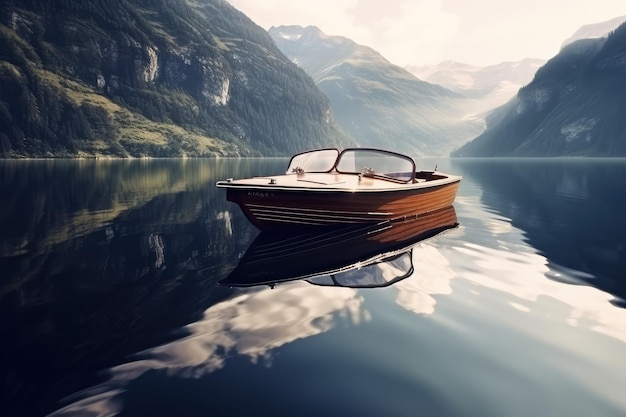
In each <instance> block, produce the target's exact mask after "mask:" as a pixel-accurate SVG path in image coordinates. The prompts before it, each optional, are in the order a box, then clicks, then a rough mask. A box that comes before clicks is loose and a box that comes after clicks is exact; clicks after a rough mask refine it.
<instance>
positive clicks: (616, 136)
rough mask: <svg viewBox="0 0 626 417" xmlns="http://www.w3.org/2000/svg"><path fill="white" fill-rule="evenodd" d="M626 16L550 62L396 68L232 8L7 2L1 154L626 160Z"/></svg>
mask: <svg viewBox="0 0 626 417" xmlns="http://www.w3.org/2000/svg"><path fill="white" fill-rule="evenodd" d="M625 20H626V17H620V18H616V19H612V20H611V21H608V22H602V23H599V24H592V25H587V26H584V27H582V28H581V29H580V30H579V31H577V32H576V33H575V34H574V35H573V36H572V37H571V38H569V39H566V40H565V41H564V43H563V45H564V48H563V49H562V51H561V52H560V53H559V54H558V55H557V56H556V57H554V58H553V59H551V60H550V61H548V62H547V63H545V65H543V64H544V63H543V62H542V61H540V60H534V59H531V58H529V59H526V60H522V61H520V62H515V63H511V62H504V63H501V64H498V65H493V66H489V67H485V68H477V67H472V66H469V65H465V64H461V63H455V62H444V63H441V64H439V65H437V66H428V67H408V68H400V67H397V66H395V65H392V64H391V63H390V62H388V61H387V60H386V59H385V58H384V57H383V56H381V55H380V54H379V53H378V52H376V51H374V50H373V49H371V48H369V47H367V46H363V45H358V44H356V43H355V42H353V41H351V40H350V39H347V38H341V37H336V36H326V35H325V34H323V33H322V32H321V31H319V30H318V29H316V28H314V27H307V28H302V27H299V26H281V27H277V28H272V29H270V31H269V33H268V32H266V31H265V30H263V29H262V28H260V27H259V26H257V25H256V24H254V23H253V22H252V21H251V20H250V19H248V18H247V17H246V16H245V15H243V14H242V13H240V12H239V11H237V10H236V9H234V8H232V7H231V6H230V5H229V4H228V3H227V2H225V1H222V0H195V1H187V0H154V1H146V0H119V1H117V2H103V1H99V0H84V1H81V2H67V1H62V2H50V1H45V0H7V1H5V2H3V4H2V5H0V91H2V94H1V95H0V157H12V158H17V157H81V156H82V157H101V156H115V157H129V156H132V157H137V156H220V155H259V156H261V155H263V156H275V155H289V154H292V153H294V152H297V151H300V150H304V149H309V148H312V147H325V146H338V147H344V146H351V145H355V144H358V145H360V146H376V147H378V146H380V147H386V148H391V149H397V150H401V151H405V152H407V153H411V154H413V155H414V156H438V155H448V154H449V153H450V152H451V151H452V150H454V149H457V151H456V152H455V153H454V154H455V155H464V156H477V155H503V156H509V155H622V154H625V155H626V151H624V150H623V148H624V147H623V145H622V144H623V142H624V137H625V136H626V128H625V126H624V122H622V121H621V120H622V118H623V117H622V114H624V109H626V106H625V103H624V101H625V100H624V97H623V96H624V94H626V88H624V78H626V76H625V73H626V71H625V70H624V68H625V67H626V63H625V62H624V60H625V58H624V56H626V55H625V54H626V53H625V52H624V47H623V45H625V44H626V39H624V35H623V32H624V29H623V26H620V28H619V29H615V28H616V27H617V25H619V23H620V22H623V21H625ZM611 31H614V33H613V34H612V35H611V36H610V37H609V38H608V39H607V38H604V36H606V34H607V33H608V32H611ZM589 38H593V39H589ZM292 61H293V62H292ZM296 64H297V65H296ZM542 65H543V66H542ZM535 72H536V75H535ZM520 88H521V89H520ZM500 105H501V107H497V108H496V110H494V111H493V112H491V111H492V109H494V108H495V107H496V106H500ZM490 112H491V113H490ZM485 120H487V122H488V126H487V130H485V127H486V126H485ZM475 138H476V139H475ZM474 139H475V140H474ZM564 144H566V146H565V145H564Z"/></svg>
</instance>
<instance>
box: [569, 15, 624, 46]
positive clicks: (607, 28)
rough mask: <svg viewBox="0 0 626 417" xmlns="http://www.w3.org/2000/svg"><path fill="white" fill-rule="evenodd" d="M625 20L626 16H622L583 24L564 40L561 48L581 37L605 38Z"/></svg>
mask: <svg viewBox="0 0 626 417" xmlns="http://www.w3.org/2000/svg"><path fill="white" fill-rule="evenodd" d="M624 22H626V16H620V17H616V18H614V19H610V20H607V21H605V22H600V23H592V24H590V25H585V26H582V27H581V28H580V29H578V30H577V31H576V32H574V34H573V35H572V36H570V37H569V38H567V39H566V40H565V41H563V43H562V44H561V49H563V48H565V47H566V46H567V45H569V44H570V43H574V42H575V41H578V40H581V39H592V38H603V37H605V36H607V35H608V34H609V33H611V31H613V30H615V28H617V27H618V26H619V25H621V24H622V23H624Z"/></svg>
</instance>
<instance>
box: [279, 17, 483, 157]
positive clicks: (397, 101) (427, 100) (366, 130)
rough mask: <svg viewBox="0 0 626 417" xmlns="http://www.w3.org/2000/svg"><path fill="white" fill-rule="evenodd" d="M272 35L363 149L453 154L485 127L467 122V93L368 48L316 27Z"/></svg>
mask: <svg viewBox="0 0 626 417" xmlns="http://www.w3.org/2000/svg"><path fill="white" fill-rule="evenodd" d="M269 33H270V35H271V37H272V39H273V40H274V42H276V45H278V47H279V48H280V49H281V51H282V52H283V53H285V55H287V57H289V58H290V59H291V60H292V61H293V62H294V63H296V64H298V65H299V66H300V67H301V68H303V69H304V70H305V71H306V72H307V73H308V74H309V75H310V76H311V77H312V78H313V80H314V81H315V84H316V85H317V86H318V87H319V88H320V90H322V92H324V94H326V95H327V96H328V98H329V99H330V102H331V106H332V109H333V113H334V115H335V120H336V121H337V123H338V124H339V125H340V126H341V127H342V128H343V130H345V131H346V132H347V133H349V134H350V135H351V136H352V137H353V138H355V140H356V141H357V143H358V144H359V145H361V146H382V147H387V148H390V149H397V150H402V151H404V152H408V153H412V154H414V155H415V156H438V155H447V154H449V152H450V151H451V150H452V149H454V148H456V147H458V146H459V145H460V144H462V143H464V142H466V141H467V140H469V139H470V138H472V137H474V136H476V135H477V134H478V133H480V132H481V131H482V130H483V124H482V122H481V121H479V120H473V119H469V118H466V117H465V116H466V108H465V107H466V106H467V104H468V102H469V101H468V100H467V98H466V97H465V96H464V95H463V94H459V93H457V92H454V91H452V90H450V89H448V88H445V87H442V86H440V85H436V84H432V83H428V82H425V81H422V80H419V79H417V78H416V77H415V76H414V75H413V74H411V73H410V72H409V71H407V70H406V69H404V68H400V67H398V66H396V65H393V64H391V63H390V62H389V61H387V60H386V59H385V58H384V57H382V56H381V55H380V54H379V53H378V52H376V51H374V50H373V49H371V48H369V47H366V46H363V45H358V44H356V43H355V42H353V41H352V40H350V39H347V38H343V37H339V36H328V35H326V34H324V33H323V32H322V31H320V30H319V29H318V28H316V27H312V26H309V27H306V28H304V27H301V26H280V27H272V28H270V29H269Z"/></svg>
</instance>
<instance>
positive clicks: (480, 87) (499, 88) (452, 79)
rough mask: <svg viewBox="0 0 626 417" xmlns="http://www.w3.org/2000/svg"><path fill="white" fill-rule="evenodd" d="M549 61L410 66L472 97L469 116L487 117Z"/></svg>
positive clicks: (427, 78)
mask: <svg viewBox="0 0 626 417" xmlns="http://www.w3.org/2000/svg"><path fill="white" fill-rule="evenodd" d="M545 62H546V61H545V60H542V59H533V58H527V59H524V60H522V61H519V62H502V63H500V64H496V65H489V66H486V67H477V66H473V65H468V64H463V63H461V62H455V61H444V62H441V63H439V64H437V65H423V66H408V67H406V69H407V70H408V71H410V72H411V73H412V74H414V75H415V76H416V77H418V78H419V79H421V80H424V81H428V82H430V83H433V84H439V85H441V86H443V87H446V88H449V89H451V90H453V91H456V92H458V93H461V94H463V95H464V96H465V97H467V98H468V99H469V100H468V102H467V105H466V112H467V116H466V117H475V118H479V119H481V120H482V119H484V117H485V115H486V113H487V112H489V111H491V110H493V109H495V108H496V107H498V106H501V105H503V104H505V103H506V102H507V101H509V100H510V99H511V98H512V97H514V96H515V94H517V92H518V91H519V89H520V88H521V87H523V86H525V85H526V84H528V83H529V82H530V81H531V80H532V79H533V77H534V76H535V73H536V72H537V70H538V69H539V68H541V66H542V65H543V64H545Z"/></svg>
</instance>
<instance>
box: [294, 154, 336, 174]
mask: <svg viewBox="0 0 626 417" xmlns="http://www.w3.org/2000/svg"><path fill="white" fill-rule="evenodd" d="M338 155H339V150H337V149H317V150H314V151H308V152H303V153H300V154H297V155H294V156H293V158H291V161H290V162H289V166H288V167H287V172H286V173H287V174H293V173H298V172H299V173H302V172H328V171H330V170H331V169H333V167H334V166H335V162H336V161H337V156H338Z"/></svg>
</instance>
